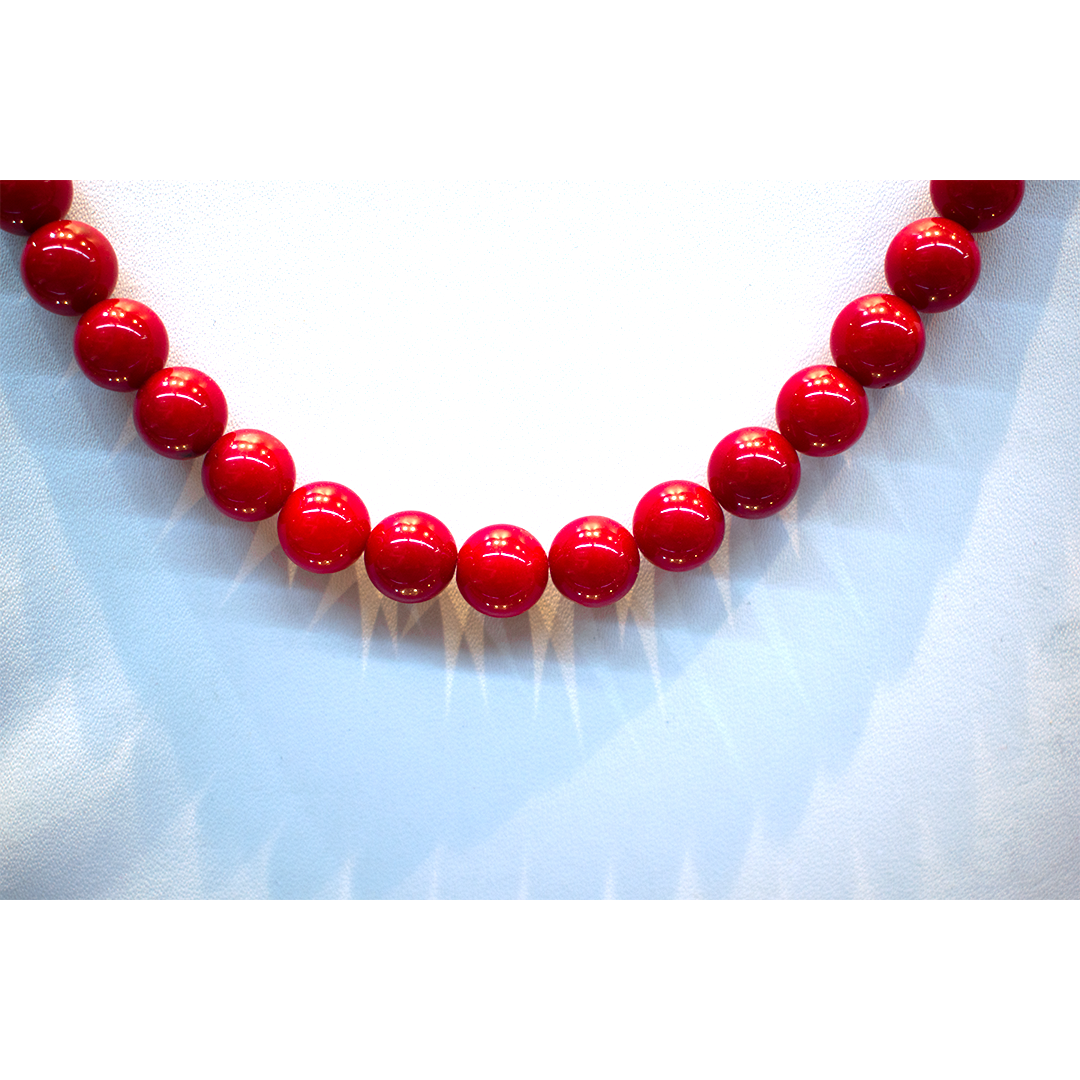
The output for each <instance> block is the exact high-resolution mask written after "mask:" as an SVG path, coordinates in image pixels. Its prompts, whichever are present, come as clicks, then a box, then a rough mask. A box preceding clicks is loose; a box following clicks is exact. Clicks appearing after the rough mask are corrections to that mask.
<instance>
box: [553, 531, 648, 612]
mask: <svg viewBox="0 0 1080 1080" xmlns="http://www.w3.org/2000/svg"><path fill="white" fill-rule="evenodd" d="M548 565H549V567H550V570H551V583H552V584H553V585H554V586H555V588H556V589H558V590H559V592H561V593H562V594H563V596H565V597H567V598H568V599H570V600H573V601H574V603H576V604H582V605H583V606H584V607H603V606H604V605H605V604H614V603H615V601H616V600H621V599H622V598H623V597H624V596H625V595H626V594H627V593H628V592H629V591H630V590H631V589H632V588H633V587H634V582H635V581H637V576H638V569H639V568H640V566H641V557H640V556H639V555H638V549H637V544H636V543H634V538H633V536H631V535H630V531H629V530H628V529H626V528H624V527H623V526H622V525H620V524H619V523H618V522H617V521H613V520H612V519H611V518H608V517H583V518H578V519H577V520H576V521H571V522H570V524H569V525H566V526H564V527H563V528H562V529H560V530H559V533H558V535H557V536H556V537H555V539H554V540H553V541H552V544H551V550H550V552H549V553H548Z"/></svg>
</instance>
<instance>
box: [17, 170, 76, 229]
mask: <svg viewBox="0 0 1080 1080" xmlns="http://www.w3.org/2000/svg"><path fill="white" fill-rule="evenodd" d="M73 194H74V188H73V187H72V184H71V181H70V180H0V229H3V230H4V232H9V233H15V234H16V235H18V236H29V235H30V234H31V233H32V232H36V231H37V230H38V229H40V228H41V226H42V225H48V224H49V222H51V221H59V220H60V218H62V217H63V216H64V215H65V214H66V213H67V212H68V208H69V207H70V206H71V196H72V195H73Z"/></svg>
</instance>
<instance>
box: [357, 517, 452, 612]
mask: <svg viewBox="0 0 1080 1080" xmlns="http://www.w3.org/2000/svg"><path fill="white" fill-rule="evenodd" d="M364 565H365V566H366V567H367V572H368V577H369V578H371V583H372V585H374V586H375V588H376V589H378V590H379V592H381V593H382V594H383V596H388V597H390V599H391V600H398V601H400V602H401V603H403V604H419V603H420V602H421V601H423V600H430V599H431V598H432V597H433V596H438V594H439V593H441V592H442V591H443V589H445V588H446V586H447V585H449V584H450V582H451V581H452V580H453V577H454V569H455V568H456V566H457V544H455V543H454V538H453V536H452V535H451V534H450V530H449V529H448V528H447V527H446V526H445V525H444V524H443V523H442V522H441V521H440V520H439V519H438V518H437V517H432V515H431V514H422V513H419V512H417V511H411V510H410V511H403V512H402V513H400V514H391V515H390V516H389V517H388V518H383V520H382V521H380V522H379V524H378V525H376V526H375V528H374V529H372V530H371V536H370V537H369V538H368V542H367V547H366V548H365V550H364Z"/></svg>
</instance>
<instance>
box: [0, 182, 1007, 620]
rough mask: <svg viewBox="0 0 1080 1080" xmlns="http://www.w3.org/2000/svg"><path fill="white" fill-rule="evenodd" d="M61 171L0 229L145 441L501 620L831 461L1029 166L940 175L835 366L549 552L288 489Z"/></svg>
mask: <svg viewBox="0 0 1080 1080" xmlns="http://www.w3.org/2000/svg"><path fill="white" fill-rule="evenodd" d="M72 195H73V187H72V183H71V181H70V180H3V181H0V227H2V228H3V229H4V230H6V231H7V232H11V233H16V234H21V235H28V236H29V239H28V241H27V243H26V247H25V249H24V251H23V256H22V264H21V270H22V278H23V282H24V284H25V285H26V288H27V291H28V292H29V293H30V295H31V296H32V297H33V298H34V300H36V301H37V302H38V303H39V304H40V305H41V306H42V307H45V308H47V309H48V310H50V311H52V312H55V313H57V314H60V315H68V316H79V322H78V325H77V326H76V329H75V337H74V351H75V358H76V360H77V361H78V364H79V366H80V368H81V369H82V370H83V372H84V373H85V374H86V376H87V377H88V378H89V379H91V380H92V381H93V382H95V383H97V384H98V385H99V386H102V387H105V388H106V389H109V390H118V391H125V392H131V391H135V392H136V393H135V399H134V406H133V416H134V422H135V427H136V429H137V430H138V432H139V434H140V435H141V436H142V439H143V441H144V442H146V444H147V445H148V446H150V447H151V448H152V449H153V450H155V451H156V452H157V453H159V454H162V455H164V456H166V457H171V458H193V457H199V456H202V455H205V456H204V457H203V465H202V481H203V487H204V488H205V490H206V494H207V497H208V498H209V499H210V501H211V502H212V503H213V504H214V506H216V507H217V508H218V509H219V510H220V511H221V512H222V513H224V514H227V515H228V516H229V517H233V518H236V519H238V520H241V521H262V520H264V519H266V518H270V517H272V516H273V515H275V514H277V515H278V518H277V532H278V539H279V541H280V543H281V548H282V550H283V551H284V552H285V554H286V555H287V556H288V558H289V559H291V560H292V561H293V562H294V563H295V564H296V565H297V566H300V567H302V568H303V569H305V570H310V571H312V572H313V573H317V574H329V573H335V572H337V571H339V570H343V569H345V568H346V567H348V566H350V565H352V564H353V563H355V562H356V561H357V560H358V559H359V558H360V557H361V555H363V557H364V565H365V567H366V569H367V573H368V576H369V578H370V579H371V582H372V584H373V585H374V586H375V588H376V589H378V590H379V592H381V593H382V594H383V595H384V596H387V597H390V598H391V599H393V600H397V601H399V602H401V603H405V604H410V603H419V602H421V601H424V600H430V599H431V598H432V597H434V596H437V595H438V594H439V593H440V592H441V591H442V590H443V589H445V588H446V587H447V586H448V585H449V584H450V581H451V579H453V578H454V577H455V574H456V578H457V586H458V589H459V590H460V592H461V595H462V596H463V597H464V598H465V600H466V601H467V602H468V603H469V604H470V605H471V606H472V607H474V608H475V609H476V610H477V611H480V612H482V613H483V614H485V615H491V616H494V617H496V618H507V617H510V616H513V615H520V614H522V613H523V612H525V611H527V610H528V609H529V608H530V607H532V606H533V605H534V604H535V603H536V602H537V600H539V599H540V597H541V595H543V592H544V590H545V588H546V587H547V583H548V577H549V574H550V578H551V581H552V583H553V584H554V586H555V588H556V589H558V591H559V592H560V593H562V594H563V595H564V596H566V597H568V598H569V599H571V600H573V601H574V602H575V603H578V604H583V605H585V606H587V607H600V606H603V605H605V604H612V603H614V602H615V601H617V600H619V599H621V598H622V597H623V596H625V595H626V594H627V593H628V592H629V591H630V590H631V588H632V587H633V585H634V582H635V580H636V579H637V575H638V570H639V567H640V556H641V555H644V556H645V558H646V559H648V560H649V561H650V562H651V563H653V564H654V565H655V566H657V567H659V568H660V569H662V570H670V571H683V570H690V569H693V568H694V567H696V566H700V565H702V564H703V563H705V562H707V561H708V560H709V559H711V558H712V557H713V555H715V554H716V552H717V550H718V549H719V547H720V545H721V543H722V542H723V539H724V514H723V511H724V510H726V511H727V512H728V513H730V514H734V515H735V516H737V517H743V518H760V517H767V516H769V515H771V514H775V513H777V512H778V511H779V510H781V509H783V507H785V506H786V505H787V504H788V503H789V502H790V501H791V499H792V498H793V497H794V495H795V491H796V489H797V488H798V485H799V478H800V466H799V455H800V454H805V455H808V456H811V457H828V456H831V455H834V454H839V453H841V452H843V451H844V450H846V449H848V447H850V446H852V445H853V444H854V443H855V442H856V441H857V440H858V439H859V437H860V436H861V435H862V433H863V430H864V429H865V427H866V422H867V417H868V406H867V398H866V390H865V388H867V387H869V388H875V389H876V388H882V387H887V386H892V385H894V384H895V383H899V382H901V381H903V380H904V379H906V378H907V377H908V376H909V375H911V373H912V372H913V371H914V370H915V368H916V367H917V366H918V365H919V362H920V360H921V359H922V356H923V351H924V349H925V344H926V337H925V331H924V327H923V323H922V319H921V318H920V315H919V312H920V311H923V312H936V311H945V310H947V309H949V308H952V307H955V306H956V305H958V304H960V303H962V302H963V301H964V300H965V299H967V297H968V296H969V295H970V294H971V291H972V290H973V289H974V288H975V285H976V283H977V282H978V278H979V269H980V255H979V248H978V245H977V244H976V242H975V239H974V237H973V236H972V233H978V232H985V231H988V230H990V229H994V228H997V227H998V226H999V225H1002V224H1004V223H1005V222H1006V221H1008V220H1009V218H1010V217H1012V215H1013V214H1014V213H1015V212H1016V210H1017V209H1018V207H1019V206H1020V203H1021V200H1022V199H1023V196H1024V182H1023V181H1022V180H934V181H932V182H931V185H930V196H931V199H932V200H933V203H934V206H935V207H936V208H937V210H938V212H939V214H940V215H941V216H940V217H934V218H925V219H923V220H921V221H916V222H913V223H912V224H911V225H908V226H906V227H905V228H903V229H901V230H900V232H899V233H897V235H896V237H895V238H894V239H893V241H892V243H891V244H890V245H889V248H888V251H887V253H886V256H885V277H886V280H887V281H888V283H889V288H890V289H891V290H892V293H891V294H877V293H876V294H873V295H870V296H863V297H860V298H859V299H857V300H854V301H852V303H850V304H848V305H847V307H845V308H844V309H843V310H842V311H841V312H840V314H839V315H838V316H837V318H836V320H835V322H834V324H833V329H832V335H831V338H830V346H831V350H832V356H833V360H834V361H835V366H831V365H825V364H817V365H814V366H812V367H808V368H805V369H804V370H802V371H799V372H797V373H796V374H795V375H793V376H792V377H791V378H790V379H788V381H787V382H786V383H785V384H784V385H783V387H782V388H781V390H780V394H779V397H778V398H777V402H776V423H777V429H778V430H775V431H774V430H772V429H769V428H762V427H748V428H742V429H740V430H739V431H734V432H732V433H731V434H730V435H728V436H726V437H725V438H723V439H721V440H720V442H719V443H718V444H717V446H716V448H715V450H713V453H712V456H711V457H710V459H709V464H708V488H705V487H703V486H702V485H700V484H696V483H693V482H691V481H689V480H675V481H671V482H670V483H666V484H660V485H658V486H656V487H654V488H652V489H651V490H650V491H648V492H646V493H645V495H644V496H643V497H642V498H641V500H640V502H639V503H638V506H637V509H636V511H635V512H634V519H633V531H632V532H631V531H630V530H628V529H626V528H625V527H624V526H623V525H620V524H619V523H618V522H616V521H613V520H612V519H611V518H607V517H599V516H598V517H584V518H579V519H577V520H576V521H572V522H570V523H569V524H568V525H566V526H565V527H564V528H563V529H561V530H560V531H559V533H558V535H557V536H556V537H555V539H554V541H553V542H552V544H551V547H550V549H549V550H548V551H547V552H545V551H544V549H543V547H542V545H541V544H540V543H539V541H538V540H537V539H536V538H535V537H534V536H533V535H532V534H531V533H529V532H527V531H526V530H525V529H522V528H520V527H518V526H514V525H502V524H500V525H491V526H488V527H486V528H483V529H480V530H479V531H477V532H475V533H473V534H472V536H470V537H469V538H468V539H467V540H466V541H465V542H464V543H463V544H462V545H461V548H460V550H459V549H458V547H457V546H456V544H455V542H454V538H453V536H452V535H451V534H450V531H449V530H448V529H447V528H446V526H445V525H444V524H443V523H442V522H441V521H439V520H438V519H437V518H435V517H433V516H432V515H431V514H426V513H422V512H420V511H407V512H401V513H395V514H391V515H390V516H389V517H387V518H384V519H383V520H382V521H380V522H379V523H378V524H376V525H375V526H374V528H372V527H371V521H370V517H369V515H368V511H367V507H366V506H365V505H364V503H363V501H362V500H361V498H360V497H359V496H358V495H357V494H356V493H355V492H354V491H352V490H351V489H349V488H347V487H346V486H345V485H343V484H338V483H331V482H320V483H314V484H306V485H304V486H303V487H300V488H296V487H295V482H296V468H295V466H294V464H293V459H292V455H291V454H290V453H289V451H288V450H287V449H286V447H285V446H284V445H283V444H282V443H281V442H280V441H279V440H277V439H275V438H274V437H273V436H272V435H270V434H268V433H267V432H265V431H258V430H254V429H245V430H238V431H231V432H228V433H226V431H225V427H226V420H227V416H228V409H227V406H226V401H225V396H224V394H223V393H222V391H221V389H220V387H219V386H218V385H217V383H215V382H214V380H213V379H211V378H210V376H209V375H206V374H204V373H203V372H201V371H197V370H195V369H194V368H187V367H167V366H166V365H167V361H168V354H169V338H168V333H167V332H166V329H165V327H164V325H163V324H162V322H161V320H160V319H159V318H158V317H157V315H156V314H155V313H154V312H153V311H151V310H150V308H148V307H147V306H146V305H145V304H142V303H140V302H139V301H137V300H129V299H116V298H113V299H110V298H109V297H110V294H111V292H112V290H113V288H114V287H115V285H116V281H117V276H118V265H117V260H116V254H115V252H114V251H113V248H112V245H111V244H110V243H109V241H108V240H107V239H106V238H105V237H104V236H103V235H102V234H101V233H100V232H98V230H97V229H94V228H93V227H92V226H90V225H86V224H84V223H82V222H79V221H70V220H67V219H65V218H64V214H65V213H66V212H67V210H68V208H69V207H70V205H71V199H72Z"/></svg>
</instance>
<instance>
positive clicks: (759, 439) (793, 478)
mask: <svg viewBox="0 0 1080 1080" xmlns="http://www.w3.org/2000/svg"><path fill="white" fill-rule="evenodd" d="M801 475H802V473H801V469H800V466H799V455H798V454H797V453H795V448H794V447H793V446H792V445H791V443H789V442H788V441H787V439H785V438H784V437H783V435H780V434H779V433H777V432H775V431H772V430H770V429H769V428H759V427H749V428H741V429H740V430H739V431H733V432H732V433H731V434H730V435H728V436H726V437H725V438H723V439H721V440H720V442H719V443H717V445H716V449H715V450H713V452H712V456H711V457H710V458H709V489H710V490H711V491H712V493H713V495H714V496H715V497H716V501H717V502H718V503H719V504H720V505H721V506H722V507H723V508H724V509H725V510H727V511H728V513H729V514H734V515H735V516H736V517H742V518H762V517H768V516H769V515H770V514H775V513H776V512H777V511H778V510H782V509H783V508H784V507H785V506H787V504H788V503H789V502H791V499H792V497H793V496H794V495H795V491H796V489H797V488H798V486H799V477H800V476H801Z"/></svg>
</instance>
